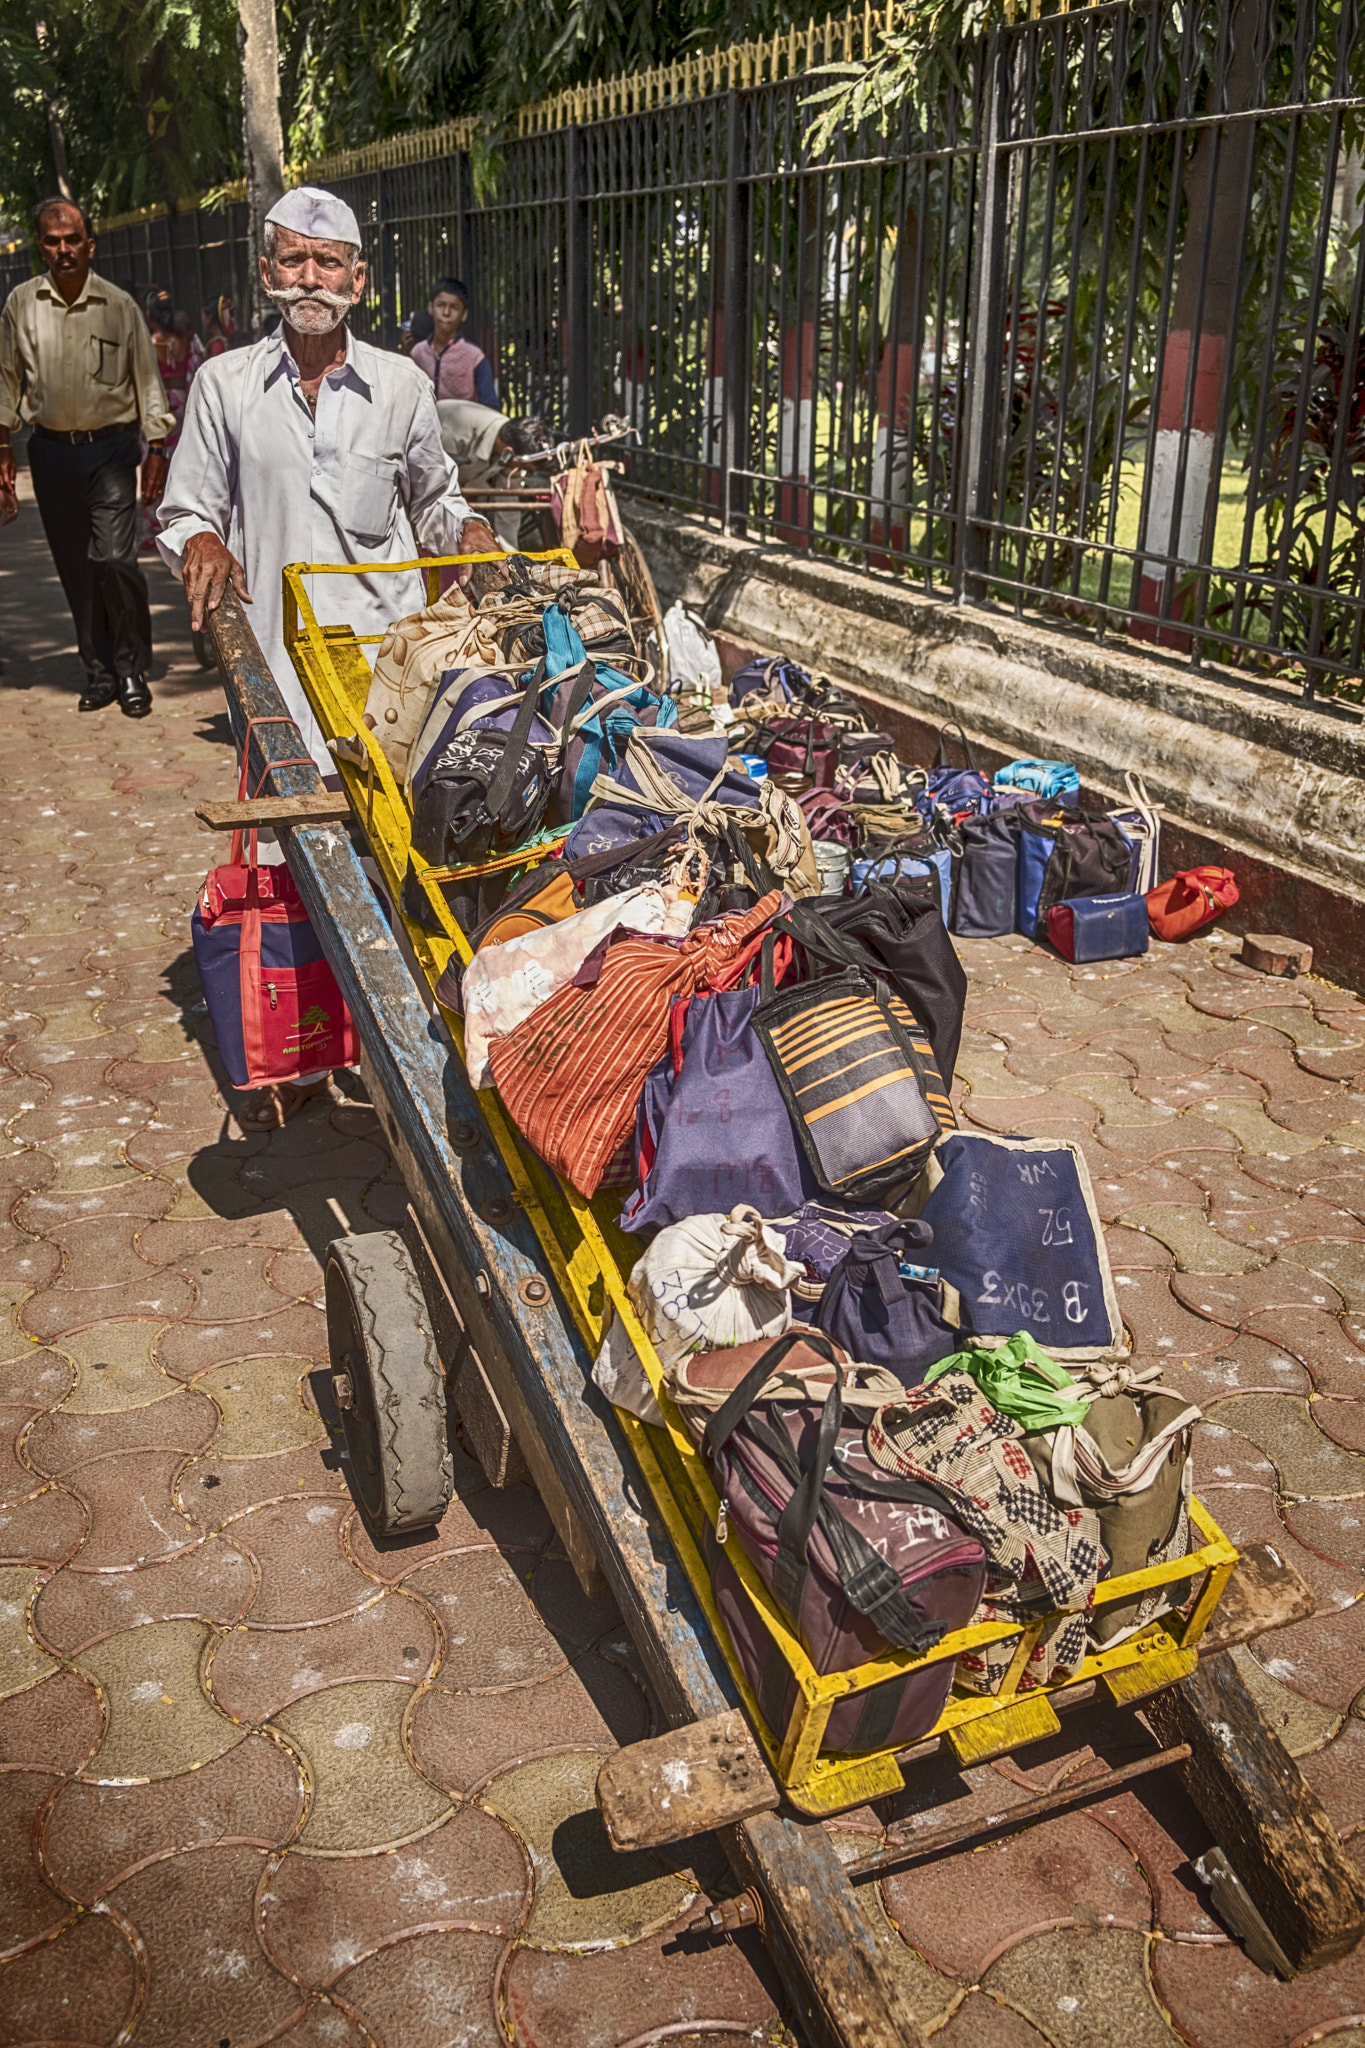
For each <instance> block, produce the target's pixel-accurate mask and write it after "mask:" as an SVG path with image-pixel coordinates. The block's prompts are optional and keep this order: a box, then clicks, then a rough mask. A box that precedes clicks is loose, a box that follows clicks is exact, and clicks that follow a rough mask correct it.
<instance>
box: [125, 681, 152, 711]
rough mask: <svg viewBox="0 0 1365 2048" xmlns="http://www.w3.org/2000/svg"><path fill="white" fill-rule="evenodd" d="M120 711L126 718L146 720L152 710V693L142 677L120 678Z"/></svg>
mask: <svg viewBox="0 0 1365 2048" xmlns="http://www.w3.org/2000/svg"><path fill="white" fill-rule="evenodd" d="M118 703H119V710H120V711H121V712H122V713H123V715H124V717H125V718H145V717H146V716H147V713H148V712H149V711H150V710H151V708H152V693H151V691H150V690H149V689H148V688H147V684H146V680H145V678H144V677H142V676H120V677H119V679H118Z"/></svg>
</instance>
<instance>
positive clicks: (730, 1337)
mask: <svg viewBox="0 0 1365 2048" xmlns="http://www.w3.org/2000/svg"><path fill="white" fill-rule="evenodd" d="M804 1270H805V1269H804V1268H803V1267H801V1266H798V1265H794V1264H793V1263H792V1261H791V1260H790V1259H789V1258H788V1257H787V1255H786V1253H785V1252H784V1250H783V1248H782V1239H781V1238H780V1237H779V1236H778V1234H777V1232H776V1231H775V1230H770V1229H769V1228H768V1226H767V1225H766V1224H765V1223H764V1221H763V1219H762V1217H761V1216H760V1215H759V1213H758V1211H757V1209H751V1208H750V1207H749V1206H748V1204H747V1203H743V1202H741V1203H740V1204H739V1206H738V1207H737V1208H735V1209H732V1210H731V1211H730V1214H729V1215H728V1216H689V1217H688V1218H687V1219H686V1220H685V1221H684V1222H682V1223H672V1224H670V1225H669V1227H668V1228H667V1229H666V1230H661V1231H660V1232H659V1235H658V1236H657V1237H656V1238H655V1240H654V1242H653V1243H652V1244H651V1245H650V1247H649V1249H648V1250H647V1251H646V1252H645V1253H644V1255H643V1256H642V1257H641V1258H640V1259H639V1260H638V1261H637V1262H636V1265H635V1268H634V1270H633V1272H632V1273H631V1276H630V1280H629V1282H628V1283H627V1287H626V1292H627V1293H628V1294H629V1296H630V1299H631V1303H632V1305H633V1306H634V1308H635V1312H636V1314H637V1315H638V1316H639V1318H640V1321H641V1322H642V1323H643V1324H644V1327H645V1331H646V1334H647V1335H648V1337H649V1339H650V1342H651V1343H652V1344H653V1346H654V1349H655V1350H656V1352H657V1353H658V1355H659V1363H660V1364H661V1365H662V1366H663V1368H664V1371H665V1372H667V1371H668V1370H669V1368H670V1367H671V1366H674V1365H676V1364H677V1363H678V1361H679V1360H680V1359H683V1358H685V1357H686V1356H687V1354H688V1353H689V1352H690V1351H720V1350H723V1349H724V1348H725V1347H726V1346H727V1345H731V1344H749V1343H752V1342H753V1340H754V1339H755V1338H758V1337H780V1336H781V1335H782V1334H783V1332H784V1331H785V1330H788V1329H790V1327H791V1321H792V1303H791V1290H792V1286H793V1283H794V1282H795V1281H797V1280H798V1279H800V1277H801V1274H802V1273H803V1271H804ZM592 1377H593V1384H594V1385H595V1386H597V1387H600V1388H601V1390H602V1392H603V1393H604V1394H606V1396H607V1398H608V1399H609V1400H611V1401H614V1402H615V1404H616V1406H617V1407H618V1408H627V1409H629V1410H630V1412H631V1414H632V1415H638V1416H639V1417H640V1419H641V1421H642V1422H658V1421H661V1420H662V1417H661V1416H660V1414H659V1408H658V1403H657V1402H656V1401H655V1399H654V1394H653V1390H652V1389H651V1387H650V1384H649V1381H648V1380H647V1379H646V1377H645V1370H644V1367H643V1366H642V1365H641V1364H640V1361H639V1359H638V1358H637V1357H636V1356H635V1351H634V1348H633V1346H632V1345H631V1344H630V1342H629V1340H628V1339H627V1338H626V1335H625V1332H624V1330H623V1328H622V1326H621V1324H620V1322H619V1320H618V1321H615V1322H613V1324H612V1327H611V1329H610V1330H608V1332H607V1334H606V1337H605V1339H604V1341H603V1344H602V1349H601V1351H600V1352H599V1353H598V1357H597V1363H596V1365H595V1366H594V1367H593V1374H592ZM651 1411H652V1412H651Z"/></svg>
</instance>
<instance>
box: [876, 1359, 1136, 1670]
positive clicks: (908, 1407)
mask: <svg viewBox="0 0 1365 2048" xmlns="http://www.w3.org/2000/svg"><path fill="white" fill-rule="evenodd" d="M1022 1439H1023V1432H1022V1430H1021V1429H1020V1428H1019V1426H1018V1424H1017V1423H1015V1422H1012V1421H1011V1420H1010V1418H1009V1416H1007V1415H1002V1414H1001V1413H1000V1411H999V1410H998V1409H996V1408H994V1407H992V1405H991V1403H990V1402H989V1401H988V1400H987V1399H986V1397H985V1395H984V1394H982V1392H981V1390H980V1388H979V1387H978V1386H977V1385H976V1382H975V1381H974V1380H973V1379H971V1378H970V1377H969V1376H968V1374H966V1373H965V1372H950V1373H945V1374H944V1375H943V1377H942V1379H939V1380H936V1381H935V1382H934V1384H933V1386H932V1387H912V1388H910V1389H909V1390H908V1391H907V1392H906V1394H905V1395H904V1397H903V1398H902V1399H901V1400H898V1401H893V1402H889V1403H888V1404H887V1406H886V1407H885V1408H882V1409H880V1410H879V1411H878V1412H877V1414H876V1415H875V1416H874V1417H873V1419H872V1421H871V1422H870V1424H869V1425H868V1431H867V1447H868V1451H869V1453H870V1454H871V1456H872V1458H873V1459H874V1460H875V1461H876V1463H877V1464H878V1465H880V1466H881V1468H882V1470H883V1471H885V1472H890V1473H893V1474H894V1475H895V1477H896V1478H898V1479H927V1480H929V1481H930V1482H931V1483H932V1484H933V1485H934V1486H936V1487H939V1488H941V1489H942V1490H943V1491H944V1492H945V1493H947V1494H948V1495H949V1502H950V1504H949V1508H948V1512H949V1513H950V1514H951V1515H952V1517H953V1519H954V1521H956V1522H957V1523H958V1524H959V1525H960V1526H961V1527H962V1528H963V1529H965V1530H966V1531H967V1532H968V1534H970V1535H972V1536H975V1537H976V1539H977V1541H978V1542H979V1543H980V1544H981V1545H982V1547H983V1548H984V1550H985V1552H986V1559H987V1567H986V1594H985V1599H984V1601H983V1603H982V1606H981V1608H980V1609H979V1610H978V1612H977V1614H976V1616H975V1619H976V1620H977V1621H1014V1620H1018V1621H1027V1622H1035V1621H1037V1619H1038V1617H1039V1614H1040V1613H1055V1614H1056V1615H1057V1616H1058V1619H1057V1620H1056V1621H1055V1622H1052V1623H1050V1624H1049V1626H1048V1628H1047V1629H1045V1631H1044V1633H1043V1635H1042V1636H1040V1638H1039V1640H1038V1643H1037V1645H1036V1646H1035V1649H1034V1653H1033V1655H1032V1657H1031V1658H1030V1662H1029V1666H1028V1669H1027V1671H1026V1673H1025V1676H1024V1678H1023V1680H1022V1682H1021V1690H1026V1689H1027V1688H1029V1687H1030V1686H1032V1685H1038V1684H1041V1683H1043V1682H1044V1681H1045V1680H1047V1679H1048V1678H1052V1677H1062V1676H1065V1675H1069V1674H1070V1673H1071V1672H1072V1671H1074V1670H1075V1669H1076V1667H1077V1666H1078V1665H1079V1664H1080V1662H1081V1660H1082V1658H1083V1657H1084V1656H1085V1654H1086V1632H1087V1613H1088V1609H1089V1607H1090V1603H1091V1601H1092V1599H1093V1597H1094V1592H1095V1582H1096V1580H1097V1579H1098V1577H1099V1575H1100V1573H1101V1571H1102V1570H1103V1569H1104V1565H1105V1561H1106V1560H1105V1555H1104V1550H1103V1547H1102V1545H1101V1543H1100V1527H1099V1518H1098V1516H1097V1515H1096V1514H1094V1513H1093V1511H1092V1510H1091V1509H1089V1508H1063V1507H1059V1506H1058V1505H1057V1503H1056V1502H1055V1501H1053V1500H1052V1499H1051V1498H1050V1497H1049V1495H1048V1494H1047V1493H1046V1492H1045V1491H1044V1489H1043V1485H1042V1481H1041V1480H1040V1479H1039V1476H1038V1473H1037V1470H1036V1468H1035V1467H1034V1464H1033V1460H1032V1459H1031V1458H1030V1457H1029V1455H1028V1452H1027V1451H1026V1450H1025V1448H1024V1445H1023V1440H1022ZM1016 1640H1017V1639H1016ZM1013 1649H1014V1642H1013V1641H1005V1642H1002V1643H997V1644H991V1645H990V1646H989V1647H988V1648H987V1649H985V1650H983V1651H978V1652H976V1653H974V1654H972V1655H970V1656H966V1657H961V1658H959V1659H958V1676H959V1679H960V1680H961V1682H962V1683H963V1684H965V1685H967V1686H969V1687H970V1688H971V1689H972V1690H973V1691H977V1692H992V1691H994V1690H995V1688H996V1687H997V1686H998V1685H999V1683H1000V1681H1001V1679H1002V1678H1003V1677H1004V1675H1005V1671H1006V1669H1007V1667H1008V1665H1009V1661H1010V1657H1011V1655H1012V1653H1013Z"/></svg>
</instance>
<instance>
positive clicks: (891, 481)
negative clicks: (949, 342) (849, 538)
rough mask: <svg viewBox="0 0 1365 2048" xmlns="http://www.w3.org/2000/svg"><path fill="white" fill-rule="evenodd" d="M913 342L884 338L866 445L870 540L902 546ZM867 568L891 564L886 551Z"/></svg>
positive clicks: (912, 396)
mask: <svg viewBox="0 0 1365 2048" xmlns="http://www.w3.org/2000/svg"><path fill="white" fill-rule="evenodd" d="M915 355H916V351H915V345H914V343H913V342H912V341H894V342H893V341H888V342H887V343H886V346H885V347H884V348H883V350H882V359H881V362H880V364H879V365H878V367H877V435H876V439H875V441H874V442H873V446H872V476H871V479H870V482H869V490H870V493H871V497H872V540H873V544H874V546H875V545H877V544H878V543H880V544H881V545H882V546H890V547H892V548H895V549H897V550H898V551H903V550H904V548H905V502H906V497H907V495H908V492H909V487H910V459H909V443H910V421H911V417H912V414H913V410H914V403H915V371H916V364H915ZM867 561H868V567H869V568H871V569H891V568H894V567H896V564H895V563H894V562H893V561H892V559H891V557H890V556H889V555H883V554H872V553H869V554H868V558H867Z"/></svg>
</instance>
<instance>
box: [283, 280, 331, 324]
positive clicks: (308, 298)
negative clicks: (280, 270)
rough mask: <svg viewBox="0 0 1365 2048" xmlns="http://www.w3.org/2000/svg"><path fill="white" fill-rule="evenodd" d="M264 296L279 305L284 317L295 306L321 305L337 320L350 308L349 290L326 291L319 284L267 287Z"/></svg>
mask: <svg viewBox="0 0 1365 2048" xmlns="http://www.w3.org/2000/svg"><path fill="white" fill-rule="evenodd" d="M266 297H267V298H268V299H269V300H270V301H271V303H272V304H273V305H276V306H278V307H279V309H280V311H281V313H283V315H284V317H285V318H286V319H288V317H289V315H290V312H291V311H292V310H293V308H294V307H295V306H321V307H324V308H325V309H326V311H327V312H329V313H331V314H333V315H334V316H335V318H336V319H338V320H341V319H344V318H345V316H346V314H347V313H349V312H350V310H351V294H350V293H349V292H328V291H324V290H323V289H322V287H321V286H320V285H319V286H317V287H315V288H313V289H310V288H309V287H308V286H307V285H302V284H288V285H282V286H281V287H280V288H279V290H278V291H271V290H270V289H269V287H267V289H266Z"/></svg>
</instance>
